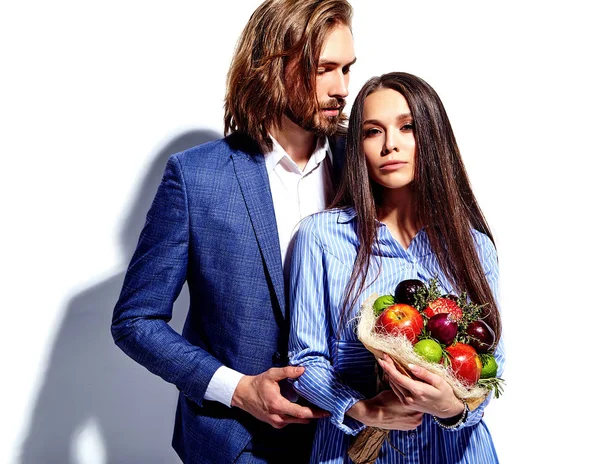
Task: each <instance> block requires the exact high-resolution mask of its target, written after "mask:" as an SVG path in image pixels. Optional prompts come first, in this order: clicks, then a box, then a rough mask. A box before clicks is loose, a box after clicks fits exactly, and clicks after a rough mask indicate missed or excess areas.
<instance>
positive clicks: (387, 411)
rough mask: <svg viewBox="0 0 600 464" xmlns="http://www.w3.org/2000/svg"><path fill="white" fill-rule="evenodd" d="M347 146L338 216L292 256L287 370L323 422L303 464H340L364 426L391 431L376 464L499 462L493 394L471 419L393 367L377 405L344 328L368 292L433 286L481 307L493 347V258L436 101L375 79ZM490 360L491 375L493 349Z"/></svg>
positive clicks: (368, 368) (301, 237)
mask: <svg viewBox="0 0 600 464" xmlns="http://www.w3.org/2000/svg"><path fill="white" fill-rule="evenodd" d="M347 144H348V146H347V161H346V166H345V171H344V174H343V179H342V183H341V187H340V190H339V191H338V194H337V196H336V199H335V201H334V207H333V208H331V209H329V210H327V211H324V212H322V213H319V214H316V215H313V216H311V217H309V218H307V219H306V220H304V221H303V223H302V224H301V226H300V229H299V231H298V235H297V241H296V245H295V248H294V253H293V259H292V270H291V291H290V302H291V333H290V364H292V365H300V366H304V367H305V372H304V374H303V375H302V376H301V377H300V378H299V379H298V380H297V381H295V382H294V386H295V388H296V390H297V391H298V392H299V393H300V394H301V395H302V396H304V397H305V398H306V399H308V400H309V401H311V402H312V403H314V404H315V405H317V406H319V407H321V408H323V409H325V410H327V411H330V413H331V417H330V418H326V419H321V420H320V421H319V424H318V427H317V433H316V436H315V442H314V446H313V452H312V458H311V462H327V463H342V462H348V458H347V450H348V447H349V444H350V440H351V437H352V436H353V435H356V434H358V433H359V432H360V431H361V430H362V429H363V428H364V427H365V426H374V427H379V428H383V429H389V430H392V432H391V433H390V434H389V440H388V441H386V442H385V443H384V445H383V447H382V449H381V453H380V455H379V459H378V460H377V462H378V463H392V462H402V463H405V462H406V463H409V462H410V463H413V462H415V463H417V462H418V463H436V464H437V463H477V464H483V463H494V462H497V456H496V452H495V450H494V446H493V443H492V440H491V436H490V434H489V432H488V430H487V427H486V426H485V424H484V423H483V421H482V416H483V410H484V408H485V406H486V405H487V404H488V402H489V397H488V398H487V399H486V401H485V402H484V403H483V404H482V405H481V406H479V407H478V408H476V409H475V410H473V411H468V410H467V408H466V405H465V404H464V403H463V402H462V401H460V400H459V399H458V398H456V396H455V395H454V392H453V390H452V389H451V387H450V386H449V385H448V383H447V382H446V381H444V380H443V379H441V378H440V377H439V376H437V375H435V374H432V373H430V372H427V371H425V370H424V369H422V368H418V367H415V368H414V369H413V372H412V373H413V374H414V375H415V377H417V380H413V379H410V378H408V377H406V376H402V375H401V374H399V373H398V371H397V370H396V369H395V368H394V367H393V364H392V363H391V362H390V361H389V359H384V360H378V362H379V363H380V365H381V366H382V368H383V369H384V370H385V371H386V372H387V374H388V376H389V379H390V384H391V386H392V387H393V390H387V391H384V392H381V393H379V394H376V389H375V387H376V386H375V379H376V376H375V369H374V365H375V359H374V357H373V356H372V355H371V354H370V353H369V352H368V351H367V350H366V349H365V348H364V346H363V345H362V344H361V343H360V341H358V339H357V337H356V334H355V330H354V329H355V325H356V324H355V320H354V317H355V316H356V313H357V311H358V309H359V307H360V304H361V302H362V301H364V300H365V299H366V298H367V297H368V296H370V295H371V294H373V293H375V292H377V293H378V294H380V295H383V294H390V293H393V291H394V289H395V287H396V285H397V284H398V282H400V281H402V280H405V279H420V280H422V281H427V280H428V279H430V278H432V277H434V276H438V279H439V284H440V286H441V287H442V289H443V291H445V292H447V293H454V294H456V293H458V292H460V291H463V290H464V291H466V292H467V294H468V297H469V298H470V299H471V300H472V301H474V302H476V303H479V304H483V303H488V306H486V307H487V308H488V311H487V314H486V315H485V319H486V321H487V323H488V324H489V325H490V326H491V327H492V328H493V329H494V330H495V332H496V334H497V335H498V338H499V335H500V316H499V312H498V308H497V304H496V301H497V300H496V291H497V278H498V267H497V258H496V250H495V247H494V244H493V240H492V235H491V233H490V230H489V228H488V226H487V224H486V221H485V219H484V217H483V214H482V213H481V211H480V209H479V206H478V204H477V201H476V199H475V196H474V195H473V192H472V190H471V187H470V185H469V181H468V178H467V174H466V172H465V168H464V166H463V163H462V160H461V158H460V153H459V151H458V147H457V145H456V141H455V139H454V135H453V132H452V128H451V126H450V122H449V121H448V117H447V115H446V112H445V110H444V107H443V105H442V102H441V101H440V99H439V97H438V96H437V94H436V93H435V91H434V90H433V89H432V88H431V87H430V86H429V85H428V84H427V83H426V82H424V81H423V80H421V79H419V78H418V77H415V76H413V75H410V74H406V73H390V74H385V75H383V76H381V77H377V78H373V79H371V80H370V81H369V82H367V83H366V84H365V86H364V87H363V88H362V90H361V91H360V93H359V94H358V96H357V98H356V100H355V103H354V106H353V108H352V112H351V115H350V122H349V128H348V141H347ZM495 355H496V357H497V360H498V364H499V371H498V375H501V373H502V368H503V364H504V355H503V349H502V344H501V343H500V344H499V345H498V346H497V347H496V352H495ZM400 453H402V454H400Z"/></svg>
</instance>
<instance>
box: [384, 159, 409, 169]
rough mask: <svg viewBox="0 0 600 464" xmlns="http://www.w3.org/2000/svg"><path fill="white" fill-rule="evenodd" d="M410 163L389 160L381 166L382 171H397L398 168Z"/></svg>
mask: <svg viewBox="0 0 600 464" xmlns="http://www.w3.org/2000/svg"><path fill="white" fill-rule="evenodd" d="M407 164H408V163H407V162H406V161H388V162H387V163H383V164H382V165H381V166H379V169H381V170H382V171H395V170H396V169H400V168H403V167H404V166H406V165H407Z"/></svg>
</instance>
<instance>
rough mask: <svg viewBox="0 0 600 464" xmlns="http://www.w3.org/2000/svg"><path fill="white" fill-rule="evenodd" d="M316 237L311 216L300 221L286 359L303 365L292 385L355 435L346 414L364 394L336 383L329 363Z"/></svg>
mask: <svg viewBox="0 0 600 464" xmlns="http://www.w3.org/2000/svg"><path fill="white" fill-rule="evenodd" d="M317 235H318V234H316V233H315V223H314V218H312V217H309V218H307V219H305V220H304V221H303V222H302V224H301V225H300V228H299V230H298V234H297V237H296V242H295V246H294V250H293V253H292V261H291V268H290V339H289V359H290V361H289V362H290V364H291V365H293V366H302V367H304V368H305V371H304V374H302V375H301V376H300V378H298V379H297V380H295V381H294V382H293V385H294V388H295V389H296V391H297V392H298V393H299V394H300V395H301V396H303V397H304V398H306V399H307V400H308V401H310V402H311V403H313V404H315V405H316V406H318V407H320V408H322V409H324V410H327V411H329V412H331V422H332V423H333V424H334V425H335V426H336V427H338V428H340V429H341V430H342V431H343V432H344V433H346V434H352V435H356V434H357V433H358V432H360V431H361V430H362V429H363V428H364V425H363V424H362V423H361V422H359V421H356V420H354V419H352V418H351V417H347V416H346V415H345V414H346V411H347V410H348V409H350V408H351V407H352V406H353V405H354V404H355V403H356V402H358V401H360V400H362V399H364V396H363V395H361V394H360V393H359V392H357V391H355V390H353V389H352V388H350V387H348V386H347V385H345V384H344V383H342V382H341V381H340V379H339V377H338V375H337V374H336V372H335V370H334V368H333V365H332V362H331V359H332V356H331V353H330V349H329V346H330V345H329V343H328V342H329V341H330V340H333V339H334V337H335V334H334V333H333V330H332V324H331V320H330V317H331V316H330V315H331V313H330V311H329V309H330V308H328V305H327V301H328V288H327V275H326V272H325V266H324V257H325V252H324V249H323V247H322V246H321V243H320V241H319V239H318V236H317Z"/></svg>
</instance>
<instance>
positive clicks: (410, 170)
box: [362, 89, 415, 189]
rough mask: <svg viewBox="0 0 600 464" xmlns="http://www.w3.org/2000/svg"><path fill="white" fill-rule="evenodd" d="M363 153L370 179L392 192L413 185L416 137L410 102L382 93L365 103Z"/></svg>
mask: <svg viewBox="0 0 600 464" xmlns="http://www.w3.org/2000/svg"><path fill="white" fill-rule="evenodd" d="M362 129H363V130H362V135H363V143H362V146H363V151H364V153H365V157H366V160H367V167H368V170H369V177H370V178H371V179H372V180H374V181H375V182H377V183H378V184H380V185H382V186H383V187H385V188H388V189H399V188H402V187H406V186H407V185H409V184H410V183H411V182H412V180H413V178H414V165H415V137H414V134H413V119H412V115H411V113H410V109H409V108H408V103H406V99H405V98H404V97H403V96H402V95H401V94H400V93H399V92H397V91H395V90H392V89H381V90H377V91H375V92H373V93H372V94H371V95H369V96H368V97H367V98H366V99H365V106H364V110H363V127H362Z"/></svg>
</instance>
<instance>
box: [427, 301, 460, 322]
mask: <svg viewBox="0 0 600 464" xmlns="http://www.w3.org/2000/svg"><path fill="white" fill-rule="evenodd" d="M423 312H424V313H425V315H426V316H427V317H433V316H435V315H436V314H443V313H447V314H452V315H453V316H454V319H455V320H456V321H460V320H461V319H462V309H460V306H458V304H456V301H454V300H451V299H450V298H444V297H441V298H437V299H435V300H433V301H432V302H430V303H429V304H428V305H427V307H426V308H425V310H424V311H423Z"/></svg>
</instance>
